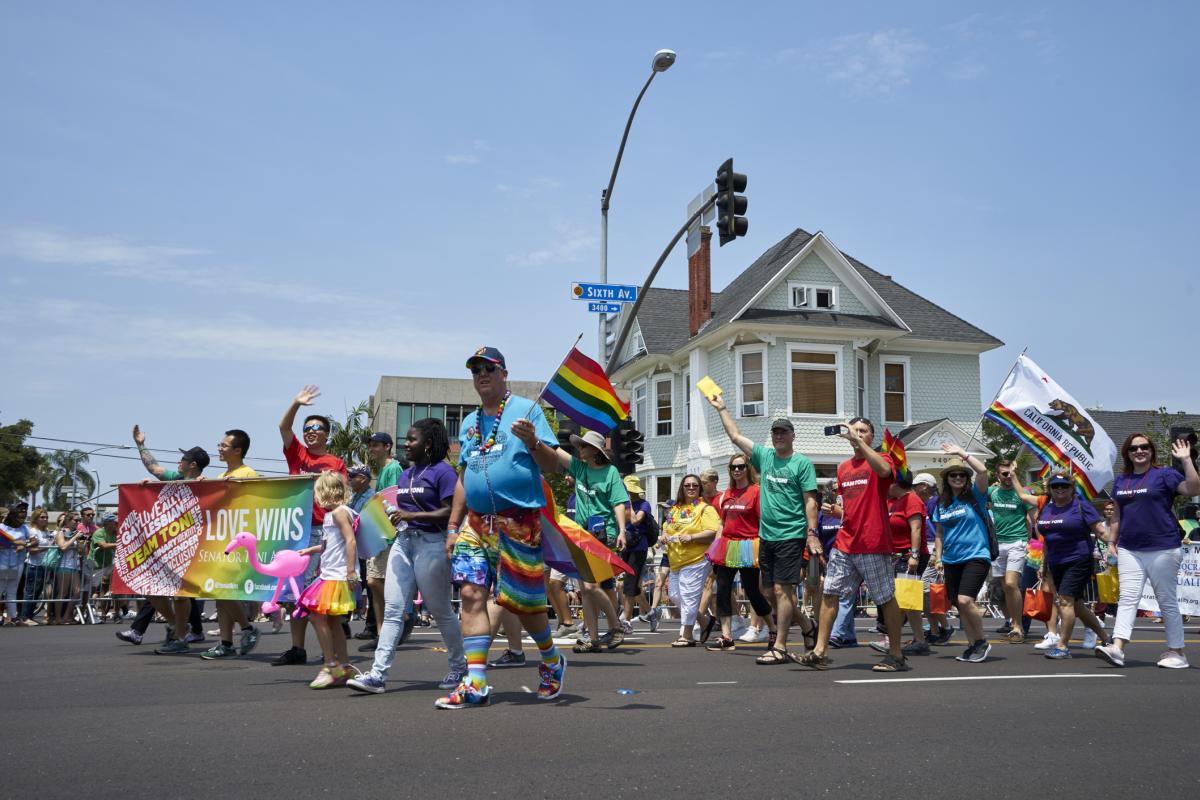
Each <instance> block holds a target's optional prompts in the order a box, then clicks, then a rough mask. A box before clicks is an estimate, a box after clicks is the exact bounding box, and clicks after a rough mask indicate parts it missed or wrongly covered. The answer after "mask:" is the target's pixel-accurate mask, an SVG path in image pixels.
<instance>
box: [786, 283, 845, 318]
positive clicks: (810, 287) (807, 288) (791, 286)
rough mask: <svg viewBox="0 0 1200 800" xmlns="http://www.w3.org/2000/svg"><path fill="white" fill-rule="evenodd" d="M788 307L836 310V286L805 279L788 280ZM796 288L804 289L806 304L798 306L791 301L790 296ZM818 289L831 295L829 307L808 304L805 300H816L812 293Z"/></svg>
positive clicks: (807, 309)
mask: <svg viewBox="0 0 1200 800" xmlns="http://www.w3.org/2000/svg"><path fill="white" fill-rule="evenodd" d="M787 286H788V308H790V309H795V310H805V311H837V310H838V294H839V292H838V287H837V286H833V285H831V284H825V283H807V282H805V281H788V284H787ZM796 289H804V297H805V302H806V305H802V306H798V305H795V304H794V303H793V302H792V297H793V295H794V294H795V290H796ZM818 289H822V290H826V291H828V292H829V293H830V294H831V295H832V298H831V299H832V300H833V305H832V306H830V307H829V308H819V307H818V306H816V305H808V304H807V302H808V301H809V300H812V301H813V302H815V301H816V295H815V294H813V293H814V292H816V291H817V290H818Z"/></svg>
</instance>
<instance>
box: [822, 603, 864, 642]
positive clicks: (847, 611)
mask: <svg viewBox="0 0 1200 800" xmlns="http://www.w3.org/2000/svg"><path fill="white" fill-rule="evenodd" d="M857 603H858V592H853V593H851V594H848V595H846V596H845V597H839V598H838V615H837V619H836V620H835V621H834V623H833V630H832V631H831V632H830V634H829V635H830V636H833V637H835V638H837V639H840V640H841V641H843V642H857V641H858V636H857V635H856V634H855V633H854V607H855V605H856V604H857Z"/></svg>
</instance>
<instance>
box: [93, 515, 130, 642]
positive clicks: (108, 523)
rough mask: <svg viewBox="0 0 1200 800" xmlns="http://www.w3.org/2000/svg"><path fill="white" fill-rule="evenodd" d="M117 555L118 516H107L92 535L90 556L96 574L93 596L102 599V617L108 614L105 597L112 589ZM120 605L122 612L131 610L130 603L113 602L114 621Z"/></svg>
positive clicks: (94, 575) (100, 604)
mask: <svg viewBox="0 0 1200 800" xmlns="http://www.w3.org/2000/svg"><path fill="white" fill-rule="evenodd" d="M116 553H117V515H116V514H105V515H104V516H103V517H102V518H101V520H100V527H99V528H97V529H96V532H95V533H93V534H92V550H91V553H90V554H89V555H88V558H89V559H91V562H92V564H93V565H95V572H93V573H92V594H93V596H95V597H98V598H100V601H99V606H100V617H101V619H103V618H104V617H105V615H107V613H108V600H106V599H104V596H105V595H107V594H108V593H109V591H110V590H111V588H112V573H113V556H115V555H116ZM118 605H119V607H120V608H119V610H120V611H122V612H123V611H125V610H127V609H128V608H129V603H128V602H126V601H124V600H122V601H121V602H120V603H119V604H118V603H117V602H116V600H115V599H114V600H113V609H112V611H113V619H116V618H117V612H118Z"/></svg>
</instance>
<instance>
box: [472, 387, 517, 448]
mask: <svg viewBox="0 0 1200 800" xmlns="http://www.w3.org/2000/svg"><path fill="white" fill-rule="evenodd" d="M510 397H512V391H506V392H505V393H504V397H503V398H502V399H501V400H500V407H499V408H498V409H496V420H495V422H494V423H493V424H492V432H491V433H489V434H488V438H487V441H486V442H485V441H483V406H480V407H479V411H478V417H479V424H478V426H476V428H475V444H477V445H478V446H479V454H480V455H485V454H486V453H487V451H488V450H491V449H492V445H494V444H495V443H496V431H498V430H500V417H502V416H504V407H505V406H506V405H508V398H510Z"/></svg>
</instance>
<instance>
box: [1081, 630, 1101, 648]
mask: <svg viewBox="0 0 1200 800" xmlns="http://www.w3.org/2000/svg"><path fill="white" fill-rule="evenodd" d="M1096 642H1097V637H1096V632H1095V631H1094V630H1092V629H1091V628H1088V629H1087V630H1086V631H1084V632H1083V642H1082V643H1081V644H1080V646H1081V647H1082V648H1083V649H1084V650H1094V649H1095V648H1096Z"/></svg>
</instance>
